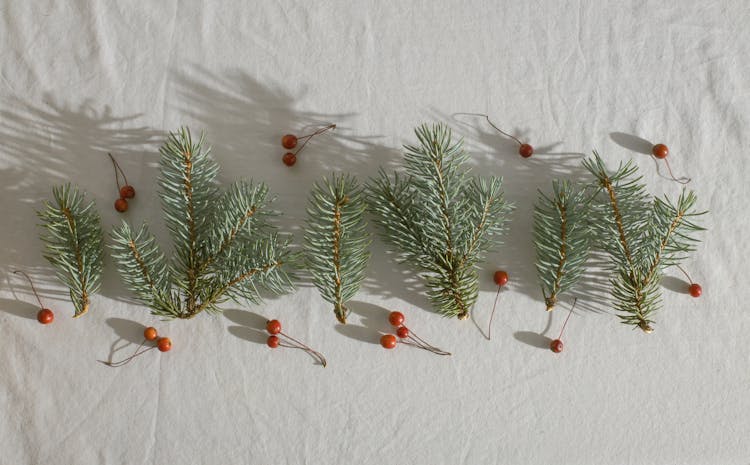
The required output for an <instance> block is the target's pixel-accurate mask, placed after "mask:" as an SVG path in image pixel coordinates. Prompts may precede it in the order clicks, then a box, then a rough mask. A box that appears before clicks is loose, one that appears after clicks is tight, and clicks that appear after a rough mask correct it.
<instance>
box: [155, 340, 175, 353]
mask: <svg viewBox="0 0 750 465" xmlns="http://www.w3.org/2000/svg"><path fill="white" fill-rule="evenodd" d="M156 346H157V347H158V348H159V352H169V351H170V350H171V349H172V340H171V339H169V338H168V337H160V338H159V340H158V341H157V342H156Z"/></svg>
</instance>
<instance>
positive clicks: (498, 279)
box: [492, 270, 508, 286]
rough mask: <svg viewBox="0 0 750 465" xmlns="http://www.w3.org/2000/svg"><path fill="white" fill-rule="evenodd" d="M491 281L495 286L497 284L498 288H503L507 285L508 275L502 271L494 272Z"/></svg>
mask: <svg viewBox="0 0 750 465" xmlns="http://www.w3.org/2000/svg"><path fill="white" fill-rule="evenodd" d="M492 279H493V280H494V281H495V284H497V285H498V286H505V285H506V284H508V273H506V272H505V271H502V270H499V271H495V274H494V275H493V276H492Z"/></svg>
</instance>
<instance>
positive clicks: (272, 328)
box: [266, 320, 281, 334]
mask: <svg viewBox="0 0 750 465" xmlns="http://www.w3.org/2000/svg"><path fill="white" fill-rule="evenodd" d="M266 331H268V332H269V333H270V334H279V333H280V332H281V322H280V321H279V320H269V321H267V322H266Z"/></svg>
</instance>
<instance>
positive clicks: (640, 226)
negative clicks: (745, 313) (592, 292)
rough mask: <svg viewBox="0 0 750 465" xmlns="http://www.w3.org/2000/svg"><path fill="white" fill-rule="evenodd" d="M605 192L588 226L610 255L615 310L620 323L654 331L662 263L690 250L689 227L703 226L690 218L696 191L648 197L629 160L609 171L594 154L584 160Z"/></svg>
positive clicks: (672, 261) (669, 262) (692, 243)
mask: <svg viewBox="0 0 750 465" xmlns="http://www.w3.org/2000/svg"><path fill="white" fill-rule="evenodd" d="M584 166H585V167H586V168H587V169H588V170H589V171H590V172H591V173H592V174H593V175H594V176H595V177H596V185H597V187H598V188H599V190H600V192H603V193H604V195H603V196H602V197H603V199H602V198H600V199H599V202H597V204H596V205H597V206H596V215H595V221H593V222H592V227H593V228H594V229H595V231H596V232H597V235H598V239H599V241H598V243H599V245H600V246H601V247H602V248H603V249H604V250H606V251H607V252H608V253H609V254H610V257H611V258H612V264H613V268H614V269H615V270H616V276H615V278H614V279H612V280H611V284H612V296H613V297H614V299H615V307H616V309H617V310H618V311H619V312H620V314H619V315H618V316H619V317H620V319H621V321H622V322H623V323H625V324H628V325H632V326H637V327H639V328H641V329H642V330H643V331H645V332H651V331H653V327H652V323H653V318H652V317H653V314H654V313H655V312H656V311H657V310H659V308H660V307H661V290H660V288H659V282H660V281H661V277H662V272H663V269H664V268H665V267H667V266H671V265H675V264H677V263H678V262H679V261H681V260H683V259H684V258H685V257H686V256H687V254H688V253H689V252H692V251H693V250H694V246H695V243H696V242H697V239H695V238H694V237H693V233H694V232H697V231H701V230H702V229H703V228H701V227H699V226H697V225H696V224H695V223H694V222H693V218H694V217H696V216H699V215H701V214H703V213H697V212H695V211H694V206H695V201H696V198H695V195H694V194H693V193H692V192H690V193H687V194H686V193H684V192H683V193H682V194H681V195H680V197H679V199H678V201H677V203H676V205H674V204H672V203H671V202H670V201H669V200H668V199H665V200H660V199H658V198H657V199H655V200H654V201H649V196H648V195H647V194H646V192H645V187H644V186H643V185H642V184H641V183H640V180H641V178H640V177H639V176H637V169H636V168H635V166H633V165H632V163H631V162H628V163H626V164H625V165H622V164H621V165H620V167H619V168H618V169H617V170H616V171H615V173H614V174H612V175H610V174H609V173H608V172H607V170H606V168H605V167H604V163H603V162H602V160H601V158H600V157H599V155H598V154H597V153H596V152H594V158H593V159H589V160H586V161H584Z"/></svg>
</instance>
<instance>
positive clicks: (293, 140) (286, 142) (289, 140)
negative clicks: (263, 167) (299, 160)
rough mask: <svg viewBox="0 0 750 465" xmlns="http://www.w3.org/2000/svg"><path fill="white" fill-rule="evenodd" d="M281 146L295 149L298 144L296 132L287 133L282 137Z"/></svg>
mask: <svg viewBox="0 0 750 465" xmlns="http://www.w3.org/2000/svg"><path fill="white" fill-rule="evenodd" d="M281 146H282V147H284V148H285V149H289V150H291V149H293V148H294V147H296V146H297V136H295V135H294V134H286V135H285V136H284V137H282V138H281Z"/></svg>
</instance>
